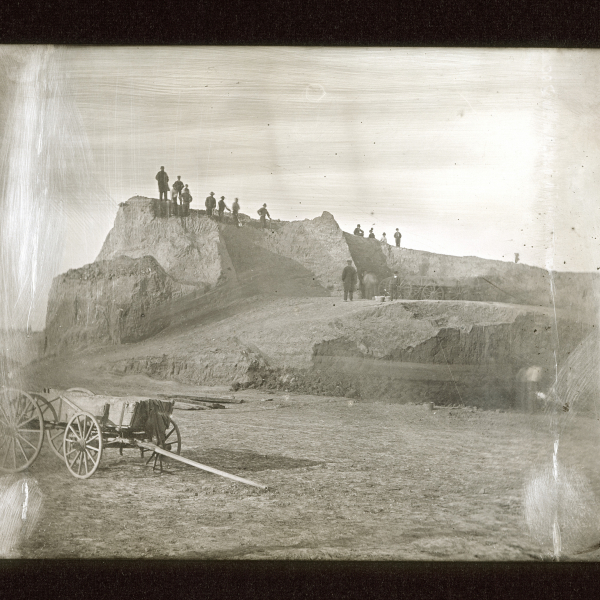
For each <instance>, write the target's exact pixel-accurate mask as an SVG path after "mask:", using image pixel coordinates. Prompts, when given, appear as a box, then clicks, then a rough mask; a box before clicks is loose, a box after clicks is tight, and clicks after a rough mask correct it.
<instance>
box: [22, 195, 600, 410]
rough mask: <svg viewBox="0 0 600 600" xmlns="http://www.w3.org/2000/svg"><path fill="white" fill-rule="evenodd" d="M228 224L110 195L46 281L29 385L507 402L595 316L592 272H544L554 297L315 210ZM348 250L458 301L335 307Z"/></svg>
mask: <svg viewBox="0 0 600 600" xmlns="http://www.w3.org/2000/svg"><path fill="white" fill-rule="evenodd" d="M240 220H241V221H242V223H243V226H242V227H239V228H238V227H235V226H234V225H233V224H232V222H231V220H230V219H227V218H226V219H224V220H223V222H217V221H216V220H214V219H211V218H209V217H207V216H206V214H205V213H204V211H199V210H192V211H191V214H190V215H189V216H188V217H184V218H181V217H169V218H167V217H164V216H161V215H160V211H159V207H158V200H154V199H149V198H142V197H134V198H132V199H130V200H129V201H128V202H125V203H123V204H121V205H120V207H119V211H118V214H117V217H116V219H115V225H114V227H113V229H112V230H111V232H110V234H109V236H108V237H107V239H106V242H105V244H104V247H103V248H102V251H101V253H100V255H99V257H98V260H97V261H96V262H95V263H92V264H91V265H86V266H85V267H82V268H81V269H74V270H71V271H69V272H68V273H66V274H64V275H60V276H59V277H57V278H56V279H55V280H54V283H53V286H52V291H51V294H50V298H49V302H48V313H47V326H46V332H45V334H46V348H45V355H46V358H45V359H44V360H42V361H40V362H39V363H38V364H37V365H35V366H34V367H32V368H33V369H34V370H35V373H37V375H35V377H34V378H33V380H35V381H41V379H40V378H44V377H45V378H46V383H47V384H48V385H50V384H51V383H52V385H55V386H57V387H60V385H66V386H67V387H70V386H72V385H76V384H77V377H78V375H77V374H78V373H83V372H86V373H88V372H91V373H96V375H97V376H98V377H100V378H101V379H103V380H105V378H106V377H128V376H130V375H135V376H139V375H140V374H145V375H149V376H150V377H154V378H160V379H170V380H177V381H181V382H184V383H191V384H197V385H233V386H234V387H239V386H253V387H266V388H269V387H276V388H281V389H289V390H298V391H306V392H310V393H324V394H336V395H341V394H344V395H349V396H356V397H362V398H389V399H393V400H399V401H409V400H412V401H416V400H423V399H431V400H433V401H435V402H437V403H444V402H465V403H472V404H480V405H482V404H487V405H490V406H504V407H507V406H511V405H512V404H513V403H514V395H515V389H514V388H515V377H516V373H517V372H518V371H519V370H520V369H522V368H523V367H526V366H532V365H536V366H540V367H541V368H542V370H543V371H544V373H545V375H544V382H545V384H546V385H549V382H550V381H551V376H552V373H553V372H554V370H555V369H556V364H555V362H554V360H555V353H556V357H557V360H559V361H561V360H563V359H564V356H567V354H568V352H570V351H572V350H573V349H574V348H575V347H576V346H577V344H578V343H579V342H580V341H581V340H582V339H583V338H584V337H585V336H586V335H587V334H588V333H589V331H590V328H592V327H593V324H594V323H595V317H596V305H595V300H594V299H595V297H596V295H595V291H596V288H597V287H598V277H597V276H596V275H594V274H573V273H566V274H565V273H556V274H554V275H553V282H552V283H553V291H554V295H552V294H551V285H550V280H549V277H550V276H549V274H548V272H547V271H544V270H543V269H539V268H535V267H529V266H526V265H517V264H514V263H503V262H500V261H489V260H484V259H479V258H476V257H454V256H444V255H436V254H431V253H427V252H421V251H416V250H410V249H405V248H401V249H398V248H393V247H391V246H382V244H381V243H380V242H378V241H376V240H369V239H364V238H359V237H357V236H354V235H350V234H348V233H344V232H343V231H341V229H340V228H339V226H338V224H337V223H336V221H335V219H334V217H333V216H332V215H331V214H330V213H327V212H324V213H323V214H322V216H320V217H317V218H315V219H312V220H308V219H307V220H304V221H296V222H291V223H287V222H279V221H274V222H273V223H271V224H270V226H269V227H267V228H265V229H263V228H262V227H260V224H259V223H258V222H257V221H256V220H253V219H250V218H248V217H247V216H245V215H244V216H242V218H241V219H240ZM349 258H352V260H353V261H354V263H355V265H356V266H357V269H358V271H359V273H361V274H362V273H372V274H373V275H374V276H375V277H376V279H377V280H379V281H381V280H382V279H385V278H387V277H389V276H390V275H391V273H392V272H393V271H394V270H397V271H399V273H400V274H401V278H408V279H411V278H412V279H413V280H417V281H425V280H427V281H433V282H438V283H439V285H448V282H449V281H454V282H455V283H454V284H452V285H460V286H461V287H462V289H463V290H464V292H465V293H464V294H463V296H462V297H463V298H465V299H466V301H451V300H441V301H440V300H418V301H395V302H393V303H385V304H378V303H376V302H374V301H368V300H360V301H355V302H352V303H350V302H348V303H344V302H343V301H342V299H341V295H342V286H341V283H342V282H341V270H342V268H343V266H344V265H345V262H346V260H347V259H349ZM359 297H360V296H359ZM475 300H477V301H475ZM86 348H87V350H86ZM75 351H76V354H75ZM63 356H64V358H63ZM79 377H81V375H80V376H79ZM51 379H54V381H52V382H50V380H51ZM59 380H60V381H59ZM67 380H68V381H67Z"/></svg>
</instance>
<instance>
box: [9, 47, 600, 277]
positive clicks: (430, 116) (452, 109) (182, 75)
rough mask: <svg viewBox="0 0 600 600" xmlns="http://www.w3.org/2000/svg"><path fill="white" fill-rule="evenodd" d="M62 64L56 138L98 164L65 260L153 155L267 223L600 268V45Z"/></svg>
mask: <svg viewBox="0 0 600 600" xmlns="http://www.w3.org/2000/svg"><path fill="white" fill-rule="evenodd" d="M0 50H1V51H2V52H3V56H4V57H5V59H6V57H7V56H8V57H10V56H11V54H13V53H14V52H15V48H14V47H3V48H0ZM26 50H27V48H25V49H24V52H22V53H21V56H20V60H21V63H20V64H22V63H23V60H24V59H23V56H26V54H27V53H26ZM52 60H53V65H54V66H55V68H56V69H57V72H60V73H62V74H63V75H64V76H65V80H64V81H62V83H60V86H61V89H62V93H63V94H64V95H66V96H65V97H67V98H68V102H67V103H66V104H65V105H68V109H67V112H68V113H69V114H68V115H67V116H66V118H69V119H72V120H73V121H74V122H75V125H73V126H72V128H71V129H70V133H69V136H70V137H71V139H65V140H64V143H65V144H72V143H73V137H79V138H80V139H77V140H75V141H76V142H77V144H82V147H85V148H87V149H88V150H87V151H88V152H89V158H90V165H91V167H90V168H89V169H87V168H86V169H85V170H84V172H82V174H81V177H80V181H79V182H78V184H79V185H80V186H81V188H82V189H83V190H86V189H87V190H88V191H89V194H87V195H86V194H85V193H84V194H83V195H82V193H81V192H78V193H77V196H78V197H79V199H78V200H77V201H75V200H73V201H67V202H66V205H65V208H66V212H67V214H69V219H70V220H69V223H70V229H69V231H68V234H67V237H68V240H67V243H66V247H65V248H66V249H65V255H64V257H63V262H62V265H61V269H63V270H64V269H65V268H70V267H77V266H81V265H83V264H85V263H88V262H91V261H93V260H94V259H95V257H96V255H97V253H98V252H99V250H100V247H101V245H102V242H103V241H104V238H105V237H106V234H107V233H108V230H109V229H110V227H111V225H112V222H113V220H114V214H115V211H116V207H117V205H118V203H119V202H123V201H125V200H127V199H128V198H130V197H131V196H134V195H137V194H139V195H144V196H150V197H156V196H157V185H156V181H155V179H154V176H155V174H156V172H157V171H158V170H159V167H160V166H161V165H164V166H165V168H166V171H167V172H168V174H169V176H170V178H171V181H173V180H174V179H176V176H177V175H181V176H182V179H183V181H184V182H185V183H188V184H189V186H190V190H191V192H192V195H193V196H194V202H193V203H192V207H196V208H201V207H202V208H203V201H204V198H205V197H206V196H207V195H208V193H209V192H210V191H214V192H215V194H216V195H217V196H221V195H224V196H225V197H226V201H227V202H228V203H231V202H232V201H233V198H234V197H235V196H237V197H239V199H240V203H241V206H242V212H246V213H247V214H250V215H252V216H256V210H257V209H258V208H259V207H260V206H261V204H262V203H263V202H266V203H267V204H268V208H269V210H270V213H271V216H272V217H273V218H281V219H285V220H292V219H303V218H313V217H316V216H318V215H320V214H321V213H322V211H324V210H327V211H330V212H331V213H333V214H334V216H335V218H336V219H337V221H338V223H340V225H341V226H342V228H343V229H344V230H346V231H352V230H353V229H354V227H355V226H356V224H357V223H360V224H361V225H362V227H363V229H364V230H365V231H367V230H368V229H369V228H370V227H374V228H375V233H376V235H377V237H380V235H381V233H382V232H383V231H385V232H386V233H387V235H388V237H391V235H392V233H393V231H394V230H395V228H396V227H399V228H400V231H401V232H402V235H403V238H402V239H403V245H405V246H407V247H409V248H416V249H420V250H428V251H432V252H438V253H445V254H454V255H460V256H463V255H475V256H481V257H484V258H493V259H499V260H508V261H513V260H514V253H515V252H519V253H520V257H521V262H524V263H528V264H532V265H538V266H542V267H544V266H554V268H556V269H559V270H574V271H581V270H584V271H596V269H597V267H600V253H599V252H598V249H597V248H598V245H597V239H596V238H597V237H598V231H599V229H598V223H599V216H600V215H599V207H600V198H599V192H598V190H599V189H600V187H599V184H600V177H599V175H598V168H597V165H598V158H599V157H600V147H599V140H600V136H599V135H598V134H599V133H600V132H599V127H598V125H599V108H600V105H599V101H598V98H600V77H599V75H600V72H599V71H600V69H599V65H600V54H599V53H598V52H597V51H564V50H563V51H554V50H533V49H532V50H484V49H464V50H460V49H458V50H457V49H451V50H444V49H423V48H417V49H415V48H413V49H388V48H377V49H360V48H354V49H347V48H344V49H322V48H215V47H207V48H110V47H102V48H81V47H73V48H61V49H59V50H58V51H55V52H54V53H53V58H52ZM4 62H5V64H6V60H5V61H4ZM7 94H8V92H5V98H4V101H5V103H6V102H9V100H10V98H8V96H7ZM74 177H75V178H77V174H76V172H75V174H74ZM100 188H102V191H103V192H105V195H103V194H102V193H100V192H99V189H100ZM82 196H85V197H82Z"/></svg>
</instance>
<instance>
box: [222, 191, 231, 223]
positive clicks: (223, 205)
mask: <svg viewBox="0 0 600 600" xmlns="http://www.w3.org/2000/svg"><path fill="white" fill-rule="evenodd" d="M226 210H228V211H229V212H231V209H230V208H229V207H228V206H227V204H225V196H221V199H220V200H219V221H222V220H223V212H224V211H226Z"/></svg>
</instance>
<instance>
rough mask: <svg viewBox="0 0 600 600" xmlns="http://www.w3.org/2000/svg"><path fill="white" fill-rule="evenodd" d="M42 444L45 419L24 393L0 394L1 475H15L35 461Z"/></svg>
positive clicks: (8, 391) (35, 404)
mask: <svg viewBox="0 0 600 600" xmlns="http://www.w3.org/2000/svg"><path fill="white" fill-rule="evenodd" d="M43 443H44V419H43V417H42V412H41V411H40V407H39V406H38V405H37V403H36V401H35V400H34V399H33V398H32V397H31V396H30V395H29V394H27V393H26V392H22V391H20V390H11V389H6V388H4V389H3V390H2V392H1V393H0V471H2V472H3V473H18V472H19V471H23V470H24V469H26V468H27V467H28V466H29V465H30V464H31V463H33V461H34V460H35V459H36V458H37V457H38V454H39V453H40V450H41V449H42V444H43Z"/></svg>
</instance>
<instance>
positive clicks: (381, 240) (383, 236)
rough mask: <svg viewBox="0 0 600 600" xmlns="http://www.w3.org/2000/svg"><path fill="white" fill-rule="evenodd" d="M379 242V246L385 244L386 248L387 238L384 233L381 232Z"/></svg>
mask: <svg viewBox="0 0 600 600" xmlns="http://www.w3.org/2000/svg"><path fill="white" fill-rule="evenodd" d="M379 241H380V242H381V245H383V244H385V245H386V246H387V243H388V241H387V237H386V235H385V231H384V232H383V234H382V236H381V239H380V240H379Z"/></svg>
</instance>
